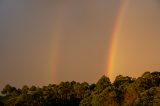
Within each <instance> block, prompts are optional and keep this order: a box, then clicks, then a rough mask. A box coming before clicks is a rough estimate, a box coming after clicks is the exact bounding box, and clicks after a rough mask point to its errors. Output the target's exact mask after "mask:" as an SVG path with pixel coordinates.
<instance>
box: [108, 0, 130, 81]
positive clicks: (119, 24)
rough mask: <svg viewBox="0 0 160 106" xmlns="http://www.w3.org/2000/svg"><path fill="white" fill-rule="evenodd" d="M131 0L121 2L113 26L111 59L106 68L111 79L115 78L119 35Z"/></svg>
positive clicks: (110, 49)
mask: <svg viewBox="0 0 160 106" xmlns="http://www.w3.org/2000/svg"><path fill="white" fill-rule="evenodd" d="M128 3H129V0H122V1H121V4H120V6H119V8H118V14H117V17H116V20H115V23H114V26H113V31H112V34H111V40H110V41H111V42H110V48H109V59H107V67H106V69H105V71H106V74H107V76H108V77H109V78H110V79H111V81H113V80H114V77H113V74H114V68H115V66H114V65H115V56H116V47H117V43H118V37H119V36H120V33H121V28H122V23H123V20H124V15H125V12H126V9H127V6H128Z"/></svg>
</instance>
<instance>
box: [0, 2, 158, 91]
mask: <svg viewBox="0 0 160 106" xmlns="http://www.w3.org/2000/svg"><path fill="white" fill-rule="evenodd" d="M126 1H127V3H126V5H125V7H123V6H124V5H123V3H124V2H126ZM120 8H124V11H123V12H122V10H121V9H120ZM159 11H160V1H159V0H101V1H98V0H92V1H89V0H87V1H86V0H79V1H75V0H67V1H66V0H57V1H53V0H48V1H45V0H34V1H33V0H0V23H1V24H0V51H1V52H0V88H1V86H2V87H3V86H4V85H5V84H11V85H14V86H17V87H20V86H22V85H37V86H42V85H48V84H49V83H59V82H61V81H72V80H75V81H79V82H83V81H87V82H89V83H93V82H96V81H97V80H98V79H99V78H100V77H101V76H102V75H107V73H108V72H109V71H111V72H112V74H111V75H110V76H109V77H110V78H111V80H112V81H113V80H114V78H115V76H117V75H119V74H122V75H125V76H133V77H138V76H141V75H142V74H143V73H144V72H145V71H159V70H160V56H159V54H160V46H159V45H160V42H159V39H160V30H159V27H160V21H159V19H160V12H159ZM118 15H119V16H120V17H119V16H118ZM116 21H118V22H120V23H121V24H120V26H119V27H116V26H117V24H116ZM116 29H118V30H119V33H118V34H116V35H115V36H116V46H115V51H114V62H113V63H112V64H114V65H113V66H112V70H107V69H109V68H106V67H109V65H108V64H109V63H110V59H109V58H110V57H111V58H113V57H112V54H110V53H112V52H111V48H112V47H113V46H112V45H113V43H112V41H113V40H114V38H113V36H114V35H113V31H114V30H116Z"/></svg>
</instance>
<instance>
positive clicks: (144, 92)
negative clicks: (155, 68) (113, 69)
mask: <svg viewBox="0 0 160 106" xmlns="http://www.w3.org/2000/svg"><path fill="white" fill-rule="evenodd" d="M1 94H2V95H0V106H160V72H145V73H144V74H143V75H142V76H141V77H138V78H132V77H129V76H122V75H118V76H117V77H116V78H115V80H114V82H113V83H111V81H110V79H109V78H108V77H106V76H105V75H104V76H102V77H101V78H100V79H99V80H98V81H97V82H96V83H93V84H89V83H87V82H83V83H79V82H75V81H71V82H68V81H67V82H61V83H60V84H49V85H48V86H43V87H38V86H34V85H33V86H31V87H29V86H27V85H24V86H23V87H22V88H16V87H13V86H11V85H9V84H7V85H6V86H4V88H3V90H2V91H1Z"/></svg>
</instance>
